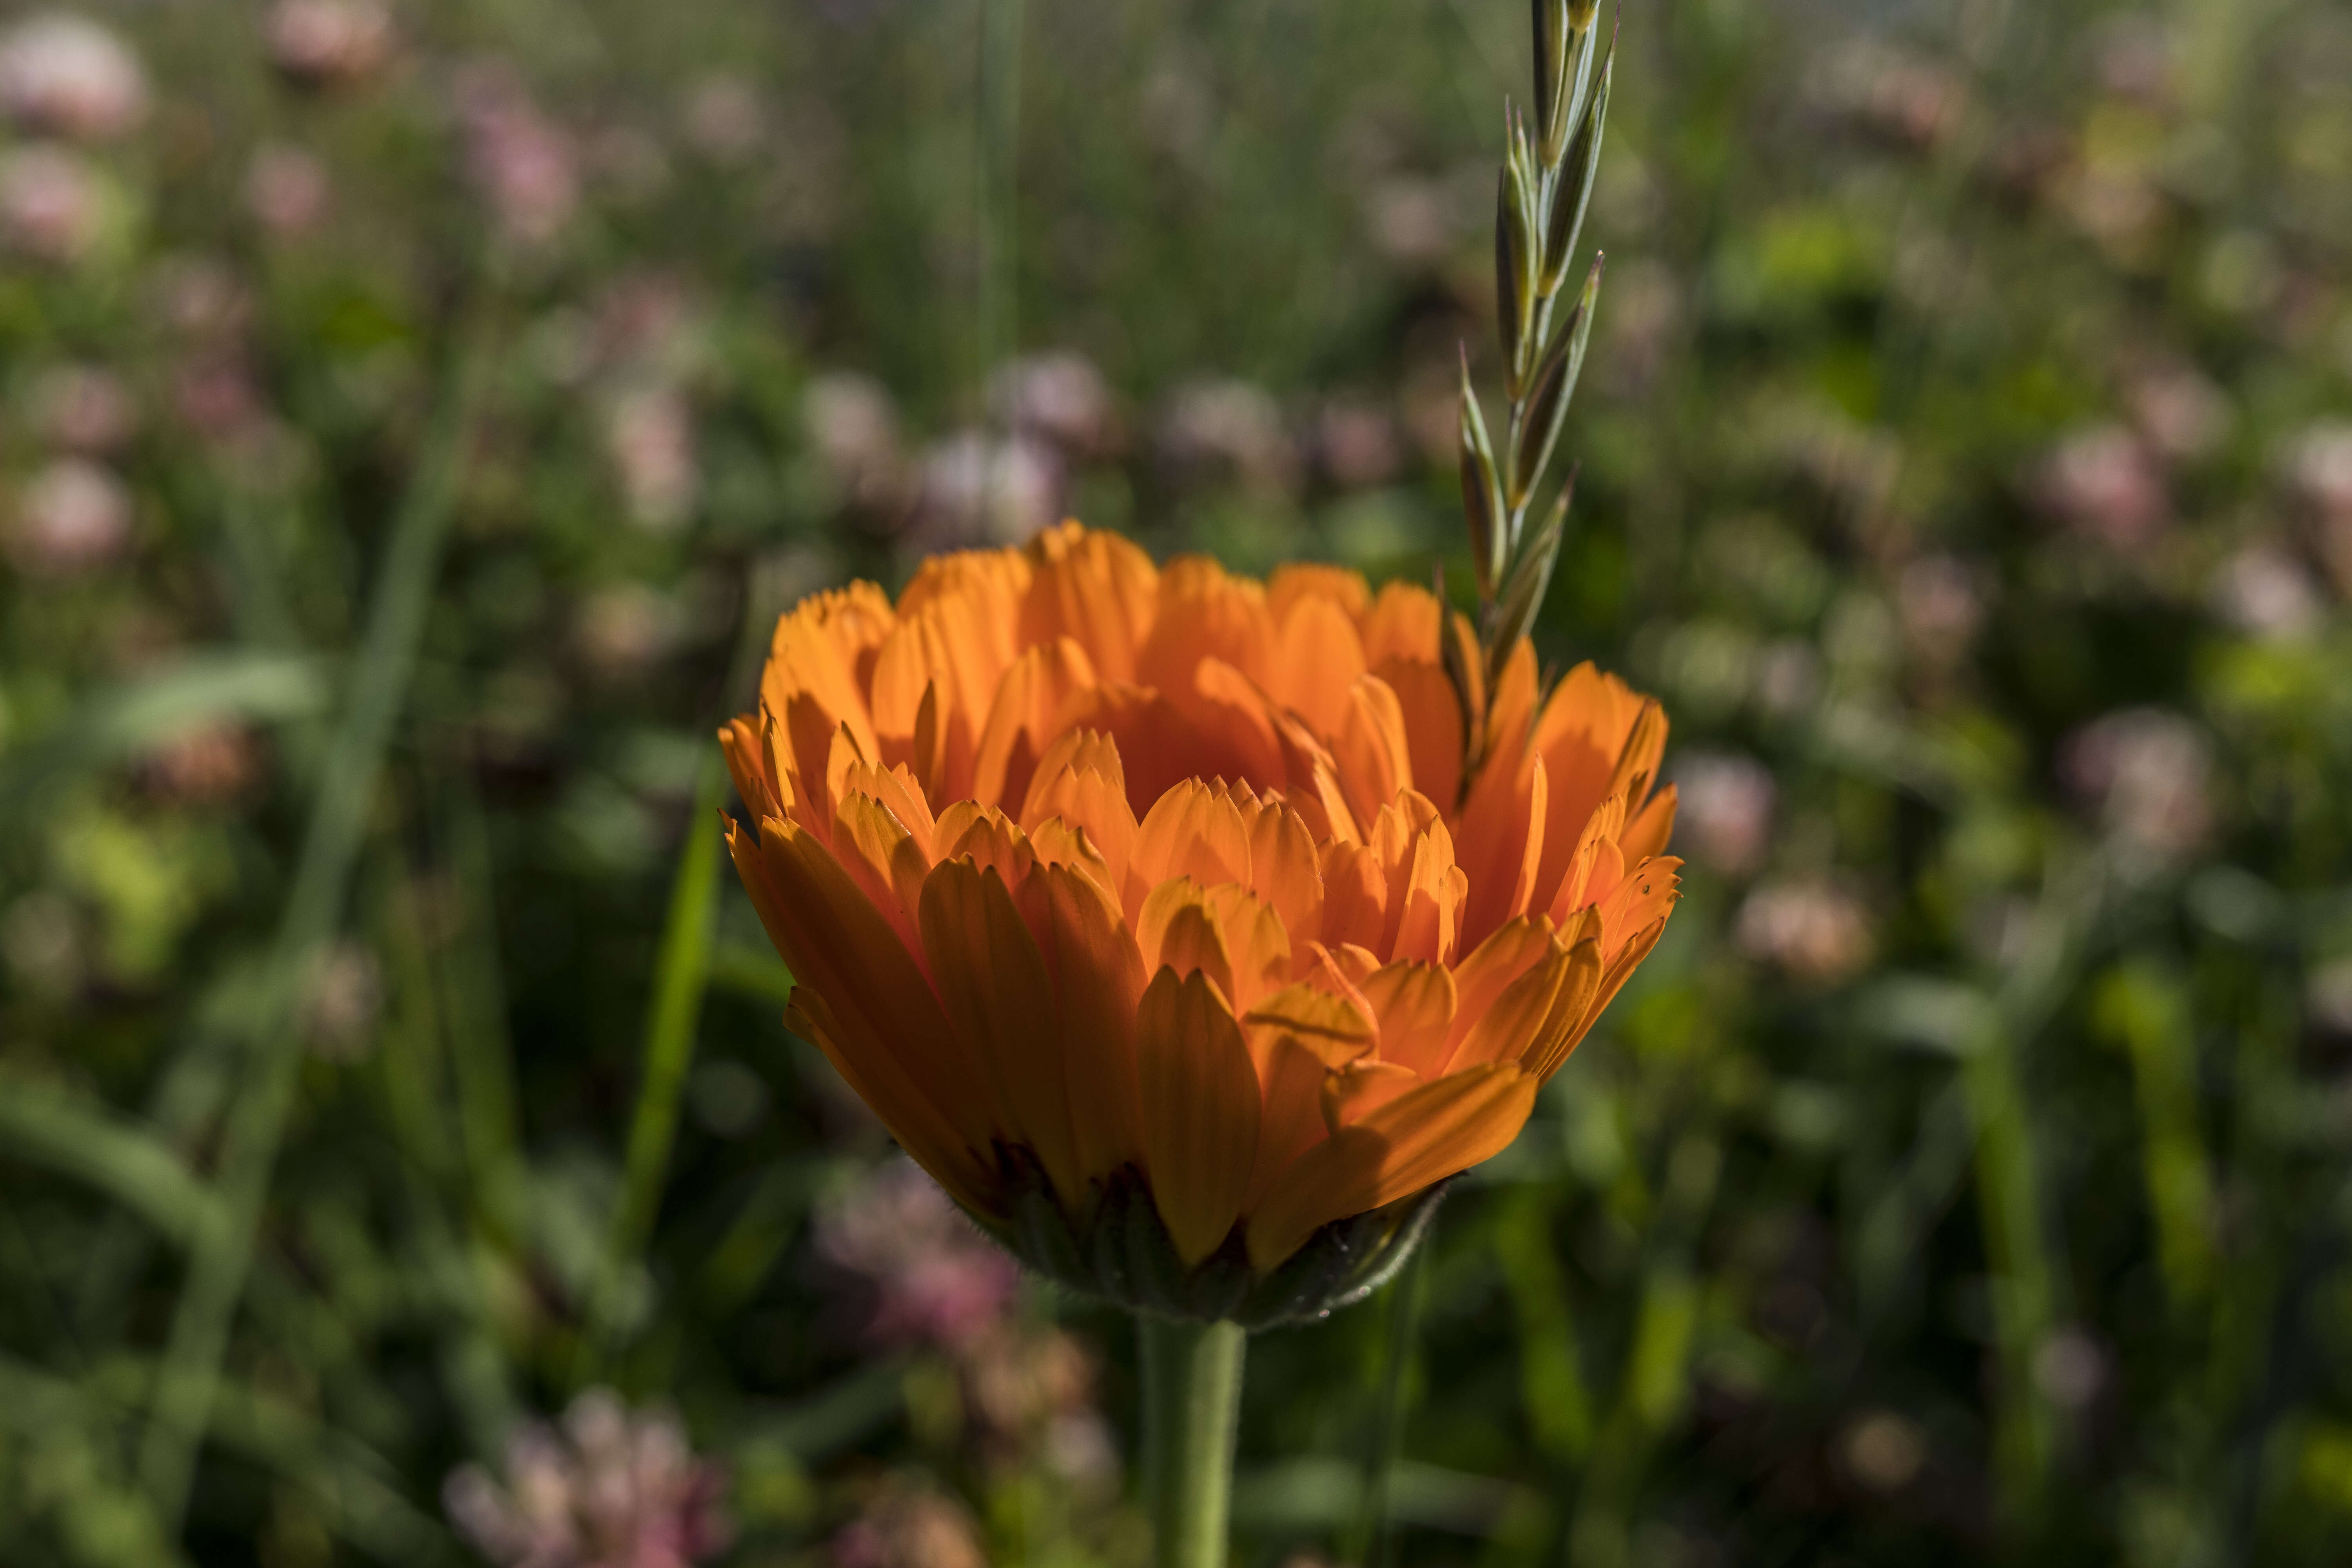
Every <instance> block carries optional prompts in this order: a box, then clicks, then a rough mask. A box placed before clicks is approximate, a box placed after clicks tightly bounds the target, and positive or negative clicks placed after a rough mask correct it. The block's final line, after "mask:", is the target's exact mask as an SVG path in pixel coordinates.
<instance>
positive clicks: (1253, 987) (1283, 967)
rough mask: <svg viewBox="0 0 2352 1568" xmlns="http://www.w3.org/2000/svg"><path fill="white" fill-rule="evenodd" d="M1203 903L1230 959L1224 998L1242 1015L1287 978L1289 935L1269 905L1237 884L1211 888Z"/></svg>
mask: <svg viewBox="0 0 2352 1568" xmlns="http://www.w3.org/2000/svg"><path fill="white" fill-rule="evenodd" d="M1205 902H1206V904H1207V907H1208V909H1209V910H1210V912H1211V913H1212V914H1213V915H1214V916H1215V917H1216V921H1217V929H1218V931H1220V932H1221V933H1222V934H1223V937H1224V949H1225V952H1227V953H1228V954H1230V955H1231V957H1232V960H1233V966H1234V968H1233V975H1234V978H1233V985H1232V988H1231V989H1229V990H1228V991H1227V992H1226V993H1225V998H1226V1000H1227V1001H1229V1002H1231V1003H1232V1004H1233V1006H1234V1012H1236V1013H1245V1012H1247V1011H1248V1010H1249V1009H1250V1008H1252V1007H1255V1006H1256V1005H1257V1004H1258V1003H1259V1001H1260V1000H1261V999H1263V998H1264V997H1265V996H1267V995H1269V994H1272V993H1274V992H1276V991H1277V990H1279V989H1281V987H1282V985H1283V983H1284V982H1286V980H1288V979H1289V978H1290V933H1289V932H1288V931H1285V930H1284V929H1283V925H1282V916H1281V915H1279V914H1278V913H1276V911H1275V909H1274V906H1273V905H1271V904H1268V903H1267V902H1265V900H1263V899H1260V898H1259V897H1258V896H1257V895H1256V894H1255V893H1253V892H1251V891H1250V890H1249V889H1247V888H1245V887H1244V886H1242V885H1241V884H1240V883H1238V882H1228V883H1226V884H1225V885H1224V886H1223V887H1217V888H1211V889H1208V892H1207V895H1206V900H1205Z"/></svg>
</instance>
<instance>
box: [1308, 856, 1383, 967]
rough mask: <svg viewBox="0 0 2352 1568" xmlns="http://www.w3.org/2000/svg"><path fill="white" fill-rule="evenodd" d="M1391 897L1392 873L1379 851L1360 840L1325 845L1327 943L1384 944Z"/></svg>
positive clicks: (1324, 885) (1325, 926)
mask: <svg viewBox="0 0 2352 1568" xmlns="http://www.w3.org/2000/svg"><path fill="white" fill-rule="evenodd" d="M1388 899H1389V882H1388V873H1387V871H1386V870H1385V869H1384V868H1382V867H1381V858H1380V855H1379V852H1378V851H1376V850H1374V849H1372V848H1370V847H1369V846H1366V845H1360V844H1353V845H1351V844H1326V845H1325V846H1324V847H1323V931H1322V940H1323V941H1324V942H1326V943H1327V944H1329V945H1331V946H1334V947H1336V946H1338V945H1339V944H1341V943H1343V942H1352V943H1355V944H1356V945H1358V946H1361V947H1384V946H1385V945H1386V944H1385V942H1384V940H1383V939H1384V937H1385V935H1386V932H1387V930H1388Z"/></svg>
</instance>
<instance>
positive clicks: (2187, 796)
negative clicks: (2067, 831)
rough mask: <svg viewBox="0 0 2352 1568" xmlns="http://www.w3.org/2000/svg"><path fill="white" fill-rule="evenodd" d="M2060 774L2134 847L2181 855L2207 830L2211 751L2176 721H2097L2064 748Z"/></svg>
mask: <svg viewBox="0 0 2352 1568" xmlns="http://www.w3.org/2000/svg"><path fill="white" fill-rule="evenodd" d="M2059 772H2060V774H2061V776H2062V777H2063V779H2064V780H2065V783H2066V784H2067V786H2068V787H2069V788H2070V789H2071V790H2072V791H2073V792H2074V795H2075V797H2076V798H2077V799H2079V800H2080V801H2082V802H2083V804H2084V805H2086V806H2088V807H2090V808H2091V809H2092V810H2093V811H2094V812H2095V813H2096V814H2097V816H2098V818H2099V821H2100V825H2101V826H2104V827H2105V829H2106V830H2107V831H2108V832H2110V833H2112V834H2114V835H2115V836H2116V837H2117V838H2119V839H2121V840H2122V841H2123V842H2124V843H2126V844H2127V845H2130V846H2132V847H2136V848H2138V849H2141V850H2145V851H2147V852H2149V853H2152V854H2155V855H2158V856H2161V857H2164V858H2174V857H2178V856H2180V855H2185V854H2187V853H2189V851H2191V850H2193V849H2195V848H2196V847H2198V846H2199V845H2200V844H2201V843H2202V842H2203V841H2204V839H2205V837H2206V835H2207V833H2208V832H2209V830H2210V828H2211V826H2212V819H2213V805H2212V798H2211V785H2212V774H2213V753H2212V748H2211V747H2210V745H2209V744H2208V743H2207V742H2206V739H2205V735H2204V732H2203V731H2200V730H2199V729H2198V728H2197V726H2196V725H2195V724H2193V723H2191V722H2190V721H2189V720H2188V719H2186V718H2184V717H2182V716H2181V715H2180V714H2178V713H2173V712H2168V711H2167V710H2163V709H2161V708H2125V709H2120V710H2116V712H2113V713H2109V714H2107V715H2105V717H2103V718H2100V719H2096V720H2094V721H2091V722H2090V723H2088V724H2085V725H2084V726H2083V727H2082V728H2081V729H2079V730H2077V731H2074V733H2073V734H2072V735H2070V736H2068V737H2067V738H2066V740H2065V741H2064V742H2063V744H2062V745H2061V747H2060V752H2059Z"/></svg>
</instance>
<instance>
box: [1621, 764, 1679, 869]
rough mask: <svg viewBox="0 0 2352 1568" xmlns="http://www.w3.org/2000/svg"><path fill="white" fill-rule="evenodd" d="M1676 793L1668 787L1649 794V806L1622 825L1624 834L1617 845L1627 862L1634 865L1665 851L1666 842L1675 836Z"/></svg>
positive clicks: (1670, 785) (1677, 793) (1672, 787)
mask: <svg viewBox="0 0 2352 1568" xmlns="http://www.w3.org/2000/svg"><path fill="white" fill-rule="evenodd" d="M1679 793H1680V792H1678V791H1677V790H1676V789H1675V786H1674V785H1672V784H1668V785H1667V786H1666V787H1665V788H1664V789H1662V790H1660V791H1659V792H1658V793H1657V794H1655V795H1652V796H1651V797H1650V799H1649V804H1647V805H1644V806H1643V807H1642V809H1641V810H1640V811H1639V812H1637V813H1635V814H1634V816H1633V821H1631V822H1629V823H1627V824H1626V825H1625V831H1624V834H1623V835H1622V837H1620V838H1619V840H1618V843H1619V844H1620V845H1621V846H1622V847H1623V849H1624V851H1625V858H1626V859H1627V860H1629V861H1631V862H1632V863H1633V864H1634V865H1636V866H1638V865H1640V864H1641V863H1642V862H1643V861H1644V860H1647V859H1648V858H1650V857H1652V856H1653V855H1663V854H1664V853H1665V852H1666V844H1667V841H1668V840H1670V839H1672V838H1673V837H1674V836H1675V802H1676V800H1677V799H1678V797H1679Z"/></svg>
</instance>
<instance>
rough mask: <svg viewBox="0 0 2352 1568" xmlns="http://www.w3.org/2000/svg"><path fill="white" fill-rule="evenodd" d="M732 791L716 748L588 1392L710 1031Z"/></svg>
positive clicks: (743, 645) (628, 1161) (675, 918)
mask: <svg viewBox="0 0 2352 1568" xmlns="http://www.w3.org/2000/svg"><path fill="white" fill-rule="evenodd" d="M770 596H771V595H770V594H769V592H768V584H767V583H766V581H765V580H764V579H760V578H755V579H754V580H753V582H752V584H751V594H750V595H749V597H748V599H747V601H746V603H745V605H744V606H743V624H742V626H741V627H740V629H739V631H738V634H737V637H736V645H735V656H734V658H733V660H732V663H731V667H730V669H729V671H728V676H727V685H726V688H725V691H724V697H725V699H726V700H727V701H729V702H730V703H731V701H732V700H733V697H734V694H735V693H736V692H738V691H740V690H741V689H743V688H744V687H745V686H746V685H748V684H749V682H750V680H751V672H752V669H753V668H754V666H755V665H756V664H757V662H758V660H759V658H760V656H761V654H762V653H763V652H764V651H765V650H766V647H767V639H766V637H764V636H763V635H762V628H763V627H764V626H765V625H766V624H767V622H766V618H765V616H764V614H763V611H764V607H765V605H766V604H767V602H768V600H769V598H770ZM729 788H730V784H729V782H728V776H727V768H726V765H725V763H723V762H722V761H721V759H720V757H719V750H718V748H717V746H715V745H713V746H710V747H709V749H707V750H706V751H705V752H703V757H702V768H701V772H700V773H699V774H698V777H697V779H696V783H695V791H694V817H693V822H692V825H691V826H689V827H688V830H687V836H686V844H685V846H684V847H682V848H681V849H680V850H679V851H678V861H677V874H676V876H675V877H673V878H672V879H671V882H670V899H669V913H668V915H667V918H666V920H665V921H664V922H663V926H662V939H661V949H660V952H659V956H658V957H657V959H656V963H655V968H654V992H653V1000H652V1003H651V1005H649V1006H648V1007H647V1009H646V1047H645V1073H644V1077H643V1079H641V1080H640V1082H639V1083H638V1086H637V1101H636V1106H635V1110H633V1111H632V1112H631V1114H630V1119H629V1142H628V1149H627V1152H626V1153H625V1156H624V1164H623V1167H622V1175H621V1194H620V1198H619V1200H618V1201H617V1202H616V1203H614V1205H613V1217H612V1223H611V1226H610V1228H609V1229H608V1230H607V1231H606V1233H605V1237H604V1260H603V1263H602V1265H601V1267H600V1268H599V1269H598V1271H597V1277H596V1281H595V1284H594V1286H593V1289H592V1291H591V1294H590V1297H589V1301H588V1314H587V1322H586V1326H585V1330H584V1331H583V1333H582V1335H581V1340H580V1348H579V1353H578V1355H577V1356H576V1357H575V1359H574V1363H573V1367H572V1373H573V1379H574V1381H575V1382H576V1383H581V1384H585V1383H586V1382H587V1381H588V1380H589V1379H590V1378H591V1377H593V1375H594V1374H595V1373H596V1372H597V1370H598V1368H599V1367H600V1366H601V1364H602V1363H603V1361H604V1355H605V1353H606V1352H607V1351H608V1350H609V1349H610V1348H611V1341H612V1338H613V1335H614V1331H616V1329H617V1327H618V1324H617V1322H616V1321H615V1320H616V1318H617V1315H618V1311H619V1308H620V1305H621V1294H622V1290H621V1288H622V1286H623V1284H624V1283H625V1281H626V1280H627V1278H628V1271H629V1269H630V1268H631V1267H632V1266H633V1265H634V1264H635V1261H636V1258H637V1255H638V1254H639V1253H640V1252H642V1251H643V1250H644V1249H645V1246H646V1241H647V1239H648V1238H649V1237H651V1236H652V1234H653V1226H654V1217H655V1215H656V1212H657V1211H658V1210H659V1209H660V1207H661V1194H662V1184H663V1180H664V1178H665V1176H666V1174H667V1172H668V1169H669V1152H670V1145H671V1144H672V1143H673V1142H676V1141H677V1110H678V1101H679V1100H680V1098H681V1096H682V1095H683V1093H684V1090H685V1088H686V1075H687V1073H688V1069H690V1068H692V1067H693V1066H694V1045H695V1030H696V1028H697V1026H698V1025H699V1024H700V1023H701V1021H702V1000H703V997H704V996H705V995H706V994H708V993H709V988H710V958H711V933H712V931H714V929H715V928H716V927H717V925H718V923H719V922H718V914H719V836H720V826H721V822H720V811H721V808H722V807H723V806H724V805H726V803H727V798H728V791H729Z"/></svg>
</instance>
